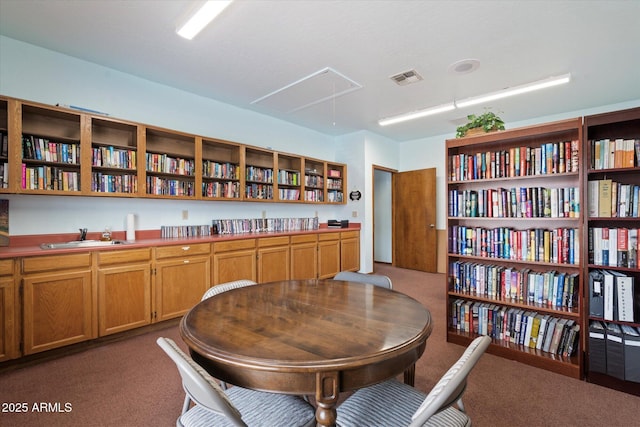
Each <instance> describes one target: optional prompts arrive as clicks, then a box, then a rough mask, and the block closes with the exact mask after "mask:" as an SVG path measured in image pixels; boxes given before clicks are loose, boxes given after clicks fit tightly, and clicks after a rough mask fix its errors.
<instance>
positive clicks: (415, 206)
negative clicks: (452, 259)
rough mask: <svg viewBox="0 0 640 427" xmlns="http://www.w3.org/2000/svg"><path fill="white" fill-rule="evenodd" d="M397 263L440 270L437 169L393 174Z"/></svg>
mask: <svg viewBox="0 0 640 427" xmlns="http://www.w3.org/2000/svg"><path fill="white" fill-rule="evenodd" d="M393 199H394V203H393V205H394V207H395V212H394V233H393V236H394V248H395V253H394V265H395V266H396V267H400V268H409V269H412V270H420V271H426V272H430V273H435V272H436V271H437V254H436V249H437V240H436V239H437V234H436V225H435V224H436V169H435V168H430V169H420V170H415V171H408V172H400V173H396V174H394V175H393Z"/></svg>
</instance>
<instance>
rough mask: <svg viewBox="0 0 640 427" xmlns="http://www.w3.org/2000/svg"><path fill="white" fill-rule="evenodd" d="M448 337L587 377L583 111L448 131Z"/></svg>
mask: <svg viewBox="0 0 640 427" xmlns="http://www.w3.org/2000/svg"><path fill="white" fill-rule="evenodd" d="M446 156H447V158H446V162H447V163H446V164H447V165H448V168H447V194H448V217H447V233H448V239H449V250H448V254H447V278H448V280H447V286H448V290H447V319H448V322H449V327H448V332H447V340H448V341H450V342H456V343H460V344H463V345H467V344H468V343H469V342H470V341H471V340H472V339H473V338H474V337H476V336H477V335H478V334H482V335H489V336H491V337H492V344H491V346H490V347H489V350H488V351H489V352H491V353H494V354H496V355H499V356H501V357H505V358H509V359H513V360H517V361H520V362H523V363H526V364H530V365H533V366H537V367H540V368H544V369H547V370H550V371H554V372H557V373H561V374H564V375H568V376H571V377H574V378H581V377H582V375H583V372H584V371H583V369H584V367H583V362H582V360H583V352H582V343H583V340H584V334H583V332H582V331H581V326H582V325H583V307H582V305H583V301H582V297H581V295H582V289H583V286H584V285H583V278H582V274H581V273H582V269H583V264H582V249H581V248H582V244H581V243H582V238H583V235H582V224H583V218H582V217H583V215H582V214H581V207H582V206H583V203H582V198H583V194H584V191H582V185H583V183H582V180H583V178H582V176H583V169H584V168H583V167H582V120H581V119H571V120H564V121H560V122H554V123H548V124H544V125H537V126H530V127H525V128H519V129H513V130H507V131H503V132H496V133H493V134H487V135H483V136H481V137H470V138H460V139H452V140H447V141H446Z"/></svg>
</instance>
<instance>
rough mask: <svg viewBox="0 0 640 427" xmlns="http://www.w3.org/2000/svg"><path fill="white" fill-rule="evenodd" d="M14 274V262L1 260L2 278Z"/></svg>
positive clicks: (0, 270)
mask: <svg viewBox="0 0 640 427" xmlns="http://www.w3.org/2000/svg"><path fill="white" fill-rule="evenodd" d="M12 274H13V260H12V259H3V260H0V276H10V275H12Z"/></svg>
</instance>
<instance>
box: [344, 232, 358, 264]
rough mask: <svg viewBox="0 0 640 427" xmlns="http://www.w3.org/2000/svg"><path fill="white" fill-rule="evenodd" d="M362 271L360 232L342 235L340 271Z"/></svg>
mask: <svg viewBox="0 0 640 427" xmlns="http://www.w3.org/2000/svg"><path fill="white" fill-rule="evenodd" d="M358 270H360V239H359V238H358V232H356V231H349V232H345V233H342V238H341V240H340V271H358Z"/></svg>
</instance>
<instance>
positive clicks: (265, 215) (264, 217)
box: [262, 211, 267, 219]
mask: <svg viewBox="0 0 640 427" xmlns="http://www.w3.org/2000/svg"><path fill="white" fill-rule="evenodd" d="M266 218H267V211H262V219H266Z"/></svg>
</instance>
